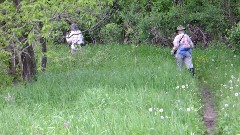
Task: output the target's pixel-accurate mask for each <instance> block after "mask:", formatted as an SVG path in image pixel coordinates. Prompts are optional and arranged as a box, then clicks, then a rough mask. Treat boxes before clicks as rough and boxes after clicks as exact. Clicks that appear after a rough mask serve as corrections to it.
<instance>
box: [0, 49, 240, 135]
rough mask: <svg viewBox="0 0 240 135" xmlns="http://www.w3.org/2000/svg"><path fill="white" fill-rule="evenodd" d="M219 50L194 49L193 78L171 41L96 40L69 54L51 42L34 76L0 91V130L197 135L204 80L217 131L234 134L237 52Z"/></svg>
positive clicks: (203, 129)
mask: <svg viewBox="0 0 240 135" xmlns="http://www.w3.org/2000/svg"><path fill="white" fill-rule="evenodd" d="M36 49H38V48H36ZM221 50H222V51H221ZM221 50H216V49H211V48H208V49H206V50H201V49H195V50H194V54H193V61H194V64H195V68H196V76H195V77H194V78H193V77H191V74H190V73H189V72H188V71H187V70H186V69H183V70H179V69H178V68H177V66H176V62H175V59H174V57H173V56H171V55H170V48H160V47H154V46H149V45H141V46H136V45H96V46H86V47H85V48H84V51H83V53H80V54H78V55H75V56H71V55H69V54H68V53H67V51H68V48H67V47H65V46H57V47H54V48H52V49H51V51H49V52H48V65H47V70H46V71H45V72H40V70H39V73H38V79H37V81H36V82H32V83H25V84H19V85H16V86H11V87H8V88H6V89H4V90H1V95H0V96H1V98H0V100H1V101H0V109H1V112H0V117H1V122H0V129H1V130H0V134H3V135H10V134H49V135H53V134H56V135H59V134H69V135H75V134H91V135H92V134H96V135H100V134H119V135H123V134H126V135H129V134H143V135H145V134H151V135H152V134H156V135H157V134H158V135H159V134H163V135H173V134H179V135H186V134H187V135H201V134H204V133H206V127H205V126H204V122H203V118H202V116H203V111H202V108H203V103H202V97H201V93H200V90H199V87H200V86H201V85H202V84H205V85H207V86H208V88H209V89H208V90H209V91H210V92H211V93H212V97H213V101H214V105H215V107H216V111H217V121H216V126H215V128H216V130H215V133H216V134H224V135H225V134H238V133H240V129H239V127H240V124H239V120H240V117H239V115H238V112H239V111H240V107H239V106H240V104H239V101H240V99H239V98H240V89H239V85H240V84H239V83H240V82H239V78H240V74H239V71H240V63H239V60H238V59H239V55H236V54H233V53H231V52H230V51H227V50H225V49H221ZM38 57H39V58H40V54H39V55H38ZM39 69H40V68H39Z"/></svg>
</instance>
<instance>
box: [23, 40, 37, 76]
mask: <svg viewBox="0 0 240 135" xmlns="http://www.w3.org/2000/svg"><path fill="white" fill-rule="evenodd" d="M21 60H22V66H23V67H22V68H23V69H22V77H23V79H24V80H26V81H31V80H33V79H36V76H35V75H36V71H37V69H36V62H35V55H34V50H33V46H32V45H29V44H28V43H26V44H25V46H24V49H23V50H22V53H21Z"/></svg>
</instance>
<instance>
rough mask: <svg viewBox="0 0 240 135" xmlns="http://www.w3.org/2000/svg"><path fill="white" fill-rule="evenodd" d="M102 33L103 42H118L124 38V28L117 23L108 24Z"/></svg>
mask: <svg viewBox="0 0 240 135" xmlns="http://www.w3.org/2000/svg"><path fill="white" fill-rule="evenodd" d="M100 33H101V37H102V40H103V43H118V42H120V41H121V39H122V28H121V27H120V26H119V25H117V24H115V23H109V24H107V25H106V26H105V27H103V28H102V29H101V31H100Z"/></svg>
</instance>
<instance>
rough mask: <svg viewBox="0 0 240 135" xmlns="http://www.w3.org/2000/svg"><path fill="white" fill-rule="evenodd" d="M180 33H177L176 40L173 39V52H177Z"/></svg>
mask: <svg viewBox="0 0 240 135" xmlns="http://www.w3.org/2000/svg"><path fill="white" fill-rule="evenodd" d="M179 40H180V39H179V35H177V36H176V37H175V38H174V40H173V48H172V50H171V54H172V55H173V54H175V52H176V51H177V49H178V47H179Z"/></svg>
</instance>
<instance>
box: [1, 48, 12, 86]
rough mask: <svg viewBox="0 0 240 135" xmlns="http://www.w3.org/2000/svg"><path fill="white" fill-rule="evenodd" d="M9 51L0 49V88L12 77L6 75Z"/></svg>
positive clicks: (8, 82) (9, 82)
mask: <svg viewBox="0 0 240 135" xmlns="http://www.w3.org/2000/svg"><path fill="white" fill-rule="evenodd" d="M10 56H11V53H9V52H7V51H5V50H0V69H1V70H0V89H1V88H4V87H6V86H8V85H9V84H11V83H12V80H13V77H12V76H9V75H8V68H9V62H8V60H9V58H10Z"/></svg>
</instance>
